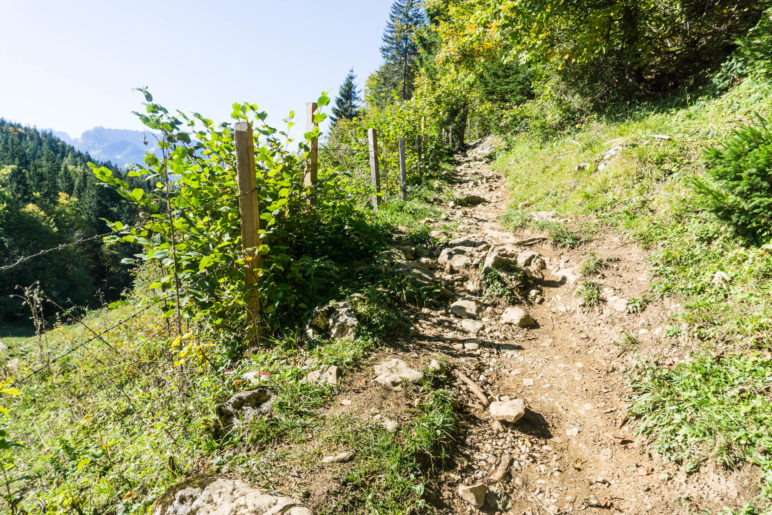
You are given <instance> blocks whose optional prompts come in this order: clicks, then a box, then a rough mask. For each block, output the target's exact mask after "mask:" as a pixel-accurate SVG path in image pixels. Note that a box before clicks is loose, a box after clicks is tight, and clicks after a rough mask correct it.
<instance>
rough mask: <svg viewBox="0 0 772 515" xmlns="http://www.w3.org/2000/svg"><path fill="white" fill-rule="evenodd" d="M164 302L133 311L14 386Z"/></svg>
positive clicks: (156, 302) (159, 300) (159, 301)
mask: <svg viewBox="0 0 772 515" xmlns="http://www.w3.org/2000/svg"><path fill="white" fill-rule="evenodd" d="M165 300H166V298H165V297H164V298H161V299H158V300H156V301H155V302H153V303H151V304H148V305H147V306H145V307H144V308H142V309H140V310H139V311H135V312H134V313H132V314H131V315H130V316H128V317H126V318H124V319H123V320H121V321H119V322H116V323H115V324H113V325H112V326H110V327H108V328H107V329H104V330H103V331H101V332H99V333H98V334H97V335H96V336H92V337H91V338H89V339H87V340H85V341H82V342H81V343H79V344H78V345H75V346H74V347H71V348H70V349H68V350H67V351H65V352H63V353H62V354H60V355H58V356H57V357H55V358H53V359H52V360H51V361H50V362H49V363H47V364H45V365H42V366H40V367H38V368H36V369H35V370H33V371H32V372H30V373H29V374H27V375H26V376H24V377H23V378H21V379H19V380H18V381H16V384H21V383H23V382H25V381H26V380H27V379H29V378H30V377H32V376H34V375H37V374H39V373H40V372H42V371H43V370H45V369H47V368H49V367H50V366H51V365H52V364H54V363H56V362H57V361H60V360H62V359H64V358H65V357H67V356H69V355H70V354H72V353H73V352H75V351H76V350H78V349H80V348H82V347H85V346H86V345H88V344H89V343H91V342H93V341H95V340H97V339H100V338H101V337H102V336H103V335H105V334H107V333H109V332H110V331H112V330H113V329H116V328H118V327H120V326H122V325H124V324H125V323H127V322H129V321H130V320H133V319H134V318H136V317H137V316H139V315H140V314H142V313H144V312H145V311H147V310H149V309H150V308H152V307H153V306H156V305H157V304H160V303H161V302H163V301H165Z"/></svg>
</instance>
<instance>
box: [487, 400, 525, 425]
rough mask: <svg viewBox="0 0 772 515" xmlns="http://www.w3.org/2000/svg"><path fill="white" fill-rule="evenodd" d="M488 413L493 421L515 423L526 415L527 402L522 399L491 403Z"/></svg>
mask: <svg viewBox="0 0 772 515" xmlns="http://www.w3.org/2000/svg"><path fill="white" fill-rule="evenodd" d="M488 411H489V412H490V414H491V417H492V418H493V420H498V421H499V422H511V423H514V422H517V421H518V420H520V419H521V418H523V415H525V401H523V400H522V399H514V400H509V401H495V402H491V404H490V406H489V407H488Z"/></svg>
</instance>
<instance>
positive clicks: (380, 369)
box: [375, 358, 424, 388]
mask: <svg viewBox="0 0 772 515" xmlns="http://www.w3.org/2000/svg"><path fill="white" fill-rule="evenodd" d="M375 374H376V376H377V377H376V378H375V382H376V383H378V384H382V385H383V386H387V387H389V388H396V387H397V386H399V385H400V384H401V383H402V382H406V383H416V382H418V381H420V380H421V379H423V377H424V374H423V372H419V371H418V370H416V369H414V368H410V367H409V366H408V364H407V363H405V362H404V361H402V360H401V359H396V358H395V359H392V360H390V361H384V362H383V363H378V364H377V365H375Z"/></svg>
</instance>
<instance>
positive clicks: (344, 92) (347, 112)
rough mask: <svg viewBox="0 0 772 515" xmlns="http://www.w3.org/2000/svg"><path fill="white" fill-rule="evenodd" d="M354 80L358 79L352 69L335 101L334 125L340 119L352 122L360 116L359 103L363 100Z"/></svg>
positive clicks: (332, 117)
mask: <svg viewBox="0 0 772 515" xmlns="http://www.w3.org/2000/svg"><path fill="white" fill-rule="evenodd" d="M354 79H356V75H354V69H353V68H352V69H350V70H349V71H348V75H346V80H344V81H343V84H341V86H340V89H338V97H337V98H336V99H335V106H333V108H332V114H331V115H330V119H331V120H332V123H333V124H335V123H337V122H338V120H340V119H346V120H351V119H352V118H355V117H356V116H359V102H360V101H361V98H360V97H359V92H358V91H357V86H356V84H355V83H354Z"/></svg>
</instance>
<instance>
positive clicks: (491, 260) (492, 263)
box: [482, 247, 514, 274]
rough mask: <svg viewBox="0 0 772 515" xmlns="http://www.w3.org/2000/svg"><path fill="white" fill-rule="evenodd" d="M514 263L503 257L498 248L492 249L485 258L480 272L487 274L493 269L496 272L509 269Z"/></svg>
mask: <svg viewBox="0 0 772 515" xmlns="http://www.w3.org/2000/svg"><path fill="white" fill-rule="evenodd" d="M513 264H514V262H513V261H512V260H511V259H510V258H508V257H505V256H504V255H503V254H502V253H501V251H500V249H498V248H495V247H494V248H492V249H491V250H490V251H489V252H488V255H487V256H485V262H483V267H482V272H483V274H484V273H485V272H487V271H488V270H490V269H492V268H495V269H497V270H505V269H507V268H510V267H511V266H512V265H513Z"/></svg>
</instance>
